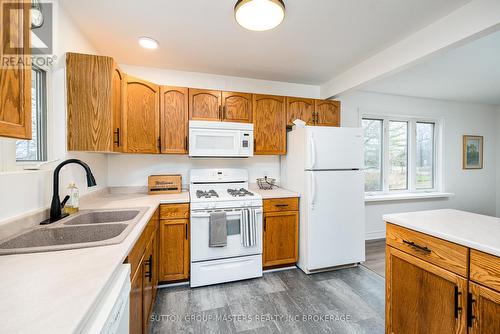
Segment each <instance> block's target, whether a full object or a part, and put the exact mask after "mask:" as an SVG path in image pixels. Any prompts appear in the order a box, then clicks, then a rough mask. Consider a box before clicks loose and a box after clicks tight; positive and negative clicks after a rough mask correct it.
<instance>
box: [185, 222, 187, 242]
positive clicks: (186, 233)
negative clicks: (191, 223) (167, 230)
mask: <svg viewBox="0 0 500 334" xmlns="http://www.w3.org/2000/svg"><path fill="white" fill-rule="evenodd" d="M185 226H186V240H187V239H188V224H186V225H185Z"/></svg>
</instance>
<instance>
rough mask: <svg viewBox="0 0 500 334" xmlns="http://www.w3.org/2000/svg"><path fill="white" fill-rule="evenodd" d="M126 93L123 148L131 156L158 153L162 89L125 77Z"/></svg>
mask: <svg viewBox="0 0 500 334" xmlns="http://www.w3.org/2000/svg"><path fill="white" fill-rule="evenodd" d="M125 78H126V79H125V80H124V89H123V99H124V103H123V106H122V108H123V113H122V116H123V124H124V128H123V136H122V139H123V146H124V147H123V148H124V152H129V153H159V142H160V125H159V122H160V108H159V104H160V98H159V96H160V88H159V86H158V85H155V84H152V83H150V82H147V81H144V80H140V79H136V78H133V77H130V76H125Z"/></svg>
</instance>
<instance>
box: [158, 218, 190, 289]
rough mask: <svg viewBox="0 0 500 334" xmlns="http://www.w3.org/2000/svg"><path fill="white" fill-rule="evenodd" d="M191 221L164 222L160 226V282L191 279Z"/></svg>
mask: <svg viewBox="0 0 500 334" xmlns="http://www.w3.org/2000/svg"><path fill="white" fill-rule="evenodd" d="M188 229H189V220H187V219H171V220H162V222H161V226H160V252H161V263H160V281H162V282H169V281H180V280H185V279H188V278H189V234H188V232H189V231H188Z"/></svg>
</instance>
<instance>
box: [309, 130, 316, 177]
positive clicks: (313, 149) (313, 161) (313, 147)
mask: <svg viewBox="0 0 500 334" xmlns="http://www.w3.org/2000/svg"><path fill="white" fill-rule="evenodd" d="M309 142H310V145H311V147H310V149H311V155H310V158H311V169H314V165H316V143H315V142H314V137H313V135H312V134H311V137H310V139H309Z"/></svg>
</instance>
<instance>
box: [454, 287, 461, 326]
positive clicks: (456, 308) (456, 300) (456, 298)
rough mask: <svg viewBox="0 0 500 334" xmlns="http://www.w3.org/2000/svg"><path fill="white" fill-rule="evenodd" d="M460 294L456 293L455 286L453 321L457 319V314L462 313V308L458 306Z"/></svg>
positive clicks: (456, 288)
mask: <svg viewBox="0 0 500 334" xmlns="http://www.w3.org/2000/svg"><path fill="white" fill-rule="evenodd" d="M461 295H462V293H461V292H459V291H458V286H455V319H458V314H459V313H460V312H462V307H461V306H460V296H461Z"/></svg>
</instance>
